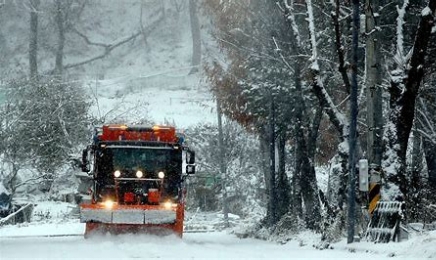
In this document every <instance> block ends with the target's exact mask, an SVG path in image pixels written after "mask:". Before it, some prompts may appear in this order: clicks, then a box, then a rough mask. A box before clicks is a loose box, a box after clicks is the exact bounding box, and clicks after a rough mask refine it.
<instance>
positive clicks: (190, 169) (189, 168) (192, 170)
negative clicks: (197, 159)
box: [186, 164, 195, 175]
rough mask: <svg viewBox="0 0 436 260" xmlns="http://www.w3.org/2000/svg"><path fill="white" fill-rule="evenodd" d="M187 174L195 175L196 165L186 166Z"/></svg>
mask: <svg viewBox="0 0 436 260" xmlns="http://www.w3.org/2000/svg"><path fill="white" fill-rule="evenodd" d="M186 174H188V175H190V174H195V165H194V164H188V165H186Z"/></svg>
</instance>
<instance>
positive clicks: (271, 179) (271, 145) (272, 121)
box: [267, 93, 278, 226]
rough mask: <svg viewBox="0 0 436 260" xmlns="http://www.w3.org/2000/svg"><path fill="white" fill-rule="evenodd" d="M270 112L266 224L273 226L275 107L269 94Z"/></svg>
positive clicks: (275, 193)
mask: <svg viewBox="0 0 436 260" xmlns="http://www.w3.org/2000/svg"><path fill="white" fill-rule="evenodd" d="M270 95H271V97H270V98H271V99H270V111H269V127H270V128H269V170H270V176H269V187H270V193H269V203H268V213H267V215H268V224H269V226H274V225H275V224H276V223H277V204H278V201H277V186H276V160H275V148H276V146H275V141H276V134H275V131H276V129H275V106H274V97H273V94H272V93H270Z"/></svg>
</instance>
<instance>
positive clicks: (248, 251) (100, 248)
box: [0, 232, 387, 260]
mask: <svg viewBox="0 0 436 260" xmlns="http://www.w3.org/2000/svg"><path fill="white" fill-rule="evenodd" d="M15 258H28V259H47V258H49V259H64V258H74V259H91V258H92V259H100V258H101V259H103V258H117V259H129V258H136V259H346V258H347V259H368V258H371V259H387V256H382V255H373V254H368V253H364V252H357V253H350V252H347V251H343V250H323V251H321V250H316V249H314V248H312V247H310V246H303V247H301V246H299V245H298V243H297V242H295V243H292V242H291V243H288V244H286V245H279V244H277V243H273V242H267V241H261V240H255V239H239V238H236V237H235V236H233V235H230V234H227V233H225V232H214V233H189V234H185V236H184V238H183V239H179V238H177V237H171V236H170V237H157V236H151V235H120V236H96V237H92V238H90V239H84V238H82V237H50V238H44V237H38V238H36V237H31V238H11V237H8V238H0V259H2V260H3V259H15Z"/></svg>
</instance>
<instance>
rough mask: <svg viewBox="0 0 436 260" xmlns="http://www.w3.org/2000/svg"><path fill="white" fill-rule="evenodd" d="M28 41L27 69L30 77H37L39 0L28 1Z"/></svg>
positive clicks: (32, 78)
mask: <svg viewBox="0 0 436 260" xmlns="http://www.w3.org/2000/svg"><path fill="white" fill-rule="evenodd" d="M30 5H31V6H30V8H31V10H30V41H29V69H30V79H31V80H37V79H38V8H39V0H31V1H30Z"/></svg>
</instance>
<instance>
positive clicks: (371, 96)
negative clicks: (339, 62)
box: [365, 0, 383, 170]
mask: <svg viewBox="0 0 436 260" xmlns="http://www.w3.org/2000/svg"><path fill="white" fill-rule="evenodd" d="M365 1H366V2H365V24H366V28H365V33H366V37H367V38H366V52H365V53H366V57H365V59H366V64H365V68H366V77H365V78H366V81H365V86H366V102H367V103H366V104H367V120H366V122H367V126H368V134H367V149H366V150H367V158H368V161H369V165H370V166H371V165H372V166H375V167H379V166H380V165H381V160H382V137H383V111H382V110H383V108H382V88H381V75H380V69H381V68H380V67H381V66H380V52H379V43H378V34H379V33H378V29H377V21H376V17H377V12H378V8H379V0H365ZM371 170H374V169H371Z"/></svg>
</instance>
